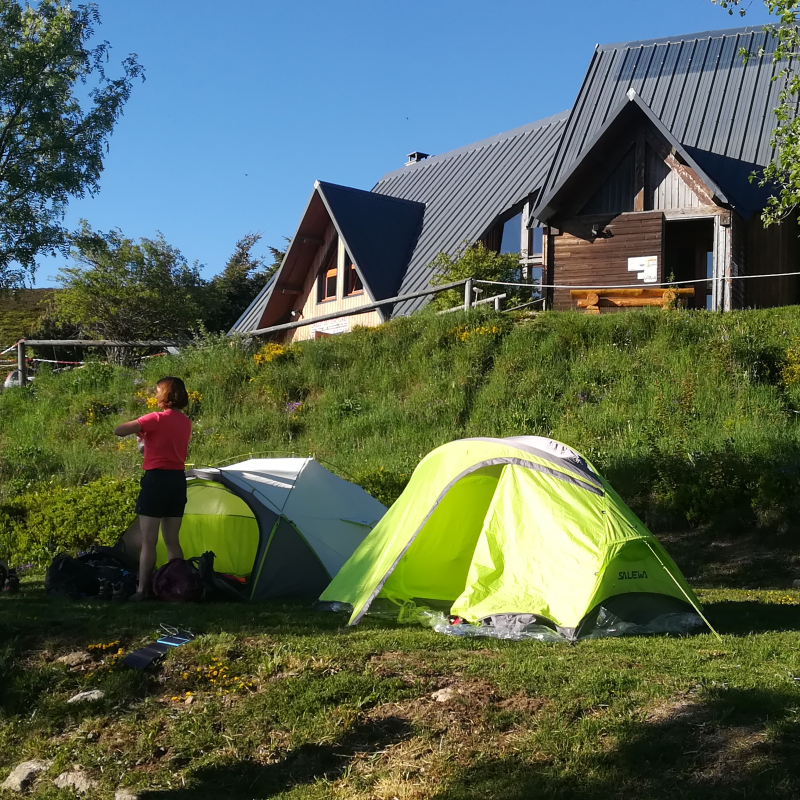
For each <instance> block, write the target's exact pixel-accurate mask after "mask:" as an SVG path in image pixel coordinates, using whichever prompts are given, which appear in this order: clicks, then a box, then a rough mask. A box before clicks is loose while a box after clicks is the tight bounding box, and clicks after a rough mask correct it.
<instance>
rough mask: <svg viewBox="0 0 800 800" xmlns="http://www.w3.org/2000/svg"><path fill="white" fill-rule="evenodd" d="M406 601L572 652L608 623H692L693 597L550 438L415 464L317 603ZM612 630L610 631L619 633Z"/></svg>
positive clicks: (484, 445) (463, 450) (576, 458)
mask: <svg viewBox="0 0 800 800" xmlns="http://www.w3.org/2000/svg"><path fill="white" fill-rule="evenodd" d="M376 598H385V599H387V600H391V601H394V602H395V603H396V604H398V605H403V604H406V603H410V602H414V603H417V604H420V605H425V606H429V607H433V608H438V609H440V610H444V611H446V612H447V613H449V614H452V615H455V616H458V617H460V618H461V619H463V620H465V621H469V622H477V623H482V624H484V625H487V624H494V625H498V626H507V627H508V626H511V627H513V626H514V624H515V622H518V621H519V620H524V622H525V623H530V622H533V623H535V624H538V625H546V626H548V627H549V628H551V629H552V630H554V631H557V632H558V634H560V635H561V636H563V637H564V638H566V639H568V640H570V641H574V640H576V639H580V638H583V637H584V636H587V635H591V634H592V633H594V632H597V630H598V628H602V627H604V626H608V624H609V622H613V623H614V625H616V627H617V629H619V628H620V627H621V628H624V627H626V625H628V626H629V625H636V626H638V629H639V630H642V629H647V627H648V626H651V625H654V626H655V627H658V623H657V621H658V620H661V623H662V624H663V621H664V619H665V617H666V616H667V615H672V614H681V615H685V614H687V613H688V614H690V615H691V619H695V620H697V621H698V622H699V619H697V617H695V616H694V612H696V613H697V614H698V615H701V616H702V614H701V610H700V605H699V602H698V600H697V598H696V597H695V595H694V592H693V591H692V590H691V588H690V587H689V585H688V584H687V583H686V580H685V578H684V577H683V576H682V575H681V573H680V570H679V569H678V567H677V566H676V565H675V563H674V562H673V561H672V559H671V558H670V557H669V556H668V555H667V553H666V552H665V550H664V549H663V547H662V546H661V545H660V544H659V542H658V541H657V540H656V539H655V537H654V536H653V535H652V534H651V533H650V532H649V531H648V530H647V528H646V527H645V526H644V525H643V524H642V522H641V521H640V520H639V519H638V518H637V517H636V516H635V515H634V514H633V512H632V511H631V510H630V509H629V508H628V507H627V506H626V505H625V503H624V502H623V501H622V499H621V498H620V497H619V495H617V493H616V492H615V491H614V490H613V489H612V488H611V486H610V485H609V484H608V483H607V482H606V480H605V479H604V478H603V477H602V476H601V475H600V474H599V473H598V472H597V471H596V470H595V469H594V467H592V466H591V464H589V463H588V462H587V461H586V460H585V459H584V458H582V457H581V456H580V455H579V454H578V453H576V452H575V451H574V450H572V449H571V448H569V447H567V446H565V445H562V444H560V443H558V442H555V441H553V440H552V439H546V438H544V437H538V436H520V437H514V438H508V439H490V438H480V439H461V440H458V441H454V442H450V443H449V444H445V445H443V446H442V447H439V448H437V449H436V450H434V451H433V452H431V453H429V454H428V455H427V456H426V457H425V458H424V459H423V460H422V461H421V462H420V464H419V466H418V467H417V468H416V470H415V471H414V474H413V475H412V477H411V481H410V482H409V484H408V486H407V487H406V489H405V491H404V492H403V494H402V495H401V496H400V498H399V499H398V500H397V502H396V503H395V504H394V505H393V506H392V507H391V509H390V510H389V511H388V512H387V514H386V515H385V516H384V518H383V519H382V520H381V522H380V523H379V524H378V525H377V526H376V527H375V529H374V530H373V531H372V533H370V535H369V536H368V537H367V538H366V539H365V540H364V542H363V543H362V544H361V545H360V546H359V547H358V549H357V550H356V551H355V552H354V553H353V555H352V556H351V558H350V559H349V560H348V562H347V563H346V564H345V565H344V566H343V567H342V569H341V570H340V571H339V574H338V575H337V576H336V577H335V578H334V579H333V581H332V582H331V583H330V585H329V586H328V587H327V589H325V591H324V592H323V593H322V595H321V597H320V601H321V602H323V603H333V602H338V603H344V604H347V605H349V606H351V607H352V616H351V618H350V624H356V623H357V622H358V621H359V620H360V619H361V618H362V617H363V616H364V614H365V613H367V611H368V610H369V608H370V605H371V604H372V603H373V601H374V600H376ZM620 623H623V624H620Z"/></svg>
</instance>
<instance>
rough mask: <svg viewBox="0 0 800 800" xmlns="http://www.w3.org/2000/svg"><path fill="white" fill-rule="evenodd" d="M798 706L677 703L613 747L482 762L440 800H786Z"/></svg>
mask: <svg viewBox="0 0 800 800" xmlns="http://www.w3.org/2000/svg"><path fill="white" fill-rule="evenodd" d="M799 700H800V695H798V694H788V693H787V694H781V693H777V692H766V691H758V690H752V691H746V690H720V691H718V692H717V693H716V694H712V695H711V696H710V697H708V698H706V699H705V700H704V701H702V702H701V701H693V700H683V701H680V702H674V703H672V704H669V705H665V706H663V707H662V708H659V709H656V710H655V711H654V712H653V713H651V715H650V716H649V718H648V719H646V720H645V721H644V722H633V723H630V724H629V725H627V726H626V727H625V729H624V730H623V732H622V735H621V736H619V737H618V741H617V743H616V745H615V746H613V747H609V746H608V745H607V744H606V742H608V741H609V740H607V739H598V740H596V741H595V742H594V744H593V745H592V744H590V745H589V746H588V747H586V748H583V749H582V750H576V749H574V748H572V749H571V752H570V753H569V754H568V755H567V756H566V758H565V757H564V755H563V752H564V751H563V742H562V743H558V742H550V743H549V748H547V747H546V748H545V749H546V750H547V749H549V750H550V751H551V752H550V753H547V752H545V753H539V754H537V758H536V759H534V758H530V759H526V757H525V754H524V751H522V752H521V753H520V754H518V755H514V756H508V757H504V758H489V759H481V760H480V762H479V763H476V764H475V765H474V766H472V767H470V768H469V769H467V770H465V771H464V772H462V773H461V774H458V775H456V776H455V777H454V778H453V779H452V780H451V781H449V782H448V784H447V786H446V788H443V789H441V790H440V791H438V792H437V793H436V794H435V795H433V798H432V800H471V798H475V800H478V798H480V800H487V799H488V798H502V799H503V800H529V799H530V798H533V797H535V798H570V799H571V800H609V798H625V799H626V800H629V799H630V798H637V800H662V799H663V800H666V799H667V798H677V797H680V798H685V800H707V798H709V797H713V798H715V800H727V798H730V799H731V800H733V798H742V797H753V798H759V800H788V798H795V797H798V796H800V794H799V792H800V731H798V725H797V723H796V722H795V721H794V713H793V712H794V710H796V708H797V703H798V701H799ZM570 757H572V758H574V760H572V761H569V760H568V759H570Z"/></svg>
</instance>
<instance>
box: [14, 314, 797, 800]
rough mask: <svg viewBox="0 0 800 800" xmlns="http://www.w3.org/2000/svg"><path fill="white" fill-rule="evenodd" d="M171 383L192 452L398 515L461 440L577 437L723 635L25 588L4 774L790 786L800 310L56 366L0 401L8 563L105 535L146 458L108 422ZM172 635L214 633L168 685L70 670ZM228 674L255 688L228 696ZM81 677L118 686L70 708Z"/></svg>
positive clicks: (677, 787)
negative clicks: (36, 761) (498, 630)
mask: <svg viewBox="0 0 800 800" xmlns="http://www.w3.org/2000/svg"><path fill="white" fill-rule="evenodd" d="M165 374H177V375H180V376H181V377H183V378H185V380H186V381H187V384H188V386H189V388H190V389H191V390H193V391H196V392H198V393H199V396H195V399H194V401H193V404H192V406H191V408H190V415H191V416H192V418H193V420H194V436H193V440H192V445H191V450H190V460H191V461H192V462H194V463H196V464H198V465H200V464H213V463H216V462H219V461H221V460H224V459H228V458H234V457H241V456H242V455H246V454H247V453H250V452H259V453H260V452H273V453H279V454H287V453H292V452H294V453H297V454H302V455H305V454H308V453H313V454H316V455H317V456H318V457H320V458H321V459H323V460H324V461H325V462H327V463H329V464H333V465H334V467H335V469H336V470H337V471H339V472H340V473H341V474H344V475H346V476H352V477H353V478H354V479H355V480H357V481H358V482H360V483H361V484H362V485H364V486H365V487H366V488H367V489H368V490H369V491H371V492H372V493H373V494H375V496H377V497H379V498H381V499H382V500H384V502H387V503H388V502H391V501H392V500H393V499H394V498H396V497H397V495H398V494H399V492H400V491H402V488H403V486H404V485H405V482H406V481H407V479H408V476H409V474H410V473H411V471H412V470H413V469H414V467H415V466H416V464H417V463H418V461H419V460H420V458H422V457H423V456H424V455H425V454H426V453H427V452H429V451H430V450H431V449H432V448H433V447H436V446H437V445H439V444H442V443H444V442H446V441H449V440H451V439H454V438H458V437H463V436H487V435H488V436H508V435H512V434H525V433H530V434H544V435H550V436H553V437H554V438H557V439H559V440H561V441H564V442H566V443H568V444H570V445H572V446H574V447H576V448H577V449H578V450H579V451H580V452H582V453H584V454H585V455H586V456H587V457H589V458H590V459H591V460H592V461H593V462H594V463H595V464H596V465H597V466H598V468H600V469H601V470H602V471H603V472H604V474H605V475H606V476H607V477H608V478H609V480H610V481H611V482H612V484H613V485H614V486H615V487H616V488H617V490H618V491H619V492H620V493H621V494H622V496H623V497H624V498H625V500H626V501H627V502H628V503H630V504H631V506H632V507H633V508H634V509H635V510H636V511H637V513H639V514H640V515H641V516H642V517H643V518H644V519H645V521H646V522H647V523H648V524H649V525H650V526H651V527H652V528H653V529H654V530H655V531H656V532H657V533H658V535H659V538H660V539H661V540H662V541H663V542H664V543H665V544H666V546H667V549H668V550H669V552H670V553H671V555H672V556H673V557H674V558H675V560H676V561H677V562H678V564H679V566H680V567H681V568H682V570H683V571H684V573H685V574H686V575H687V577H688V578H689V579H690V581H691V582H692V583H693V585H694V586H695V587H697V588H698V591H699V594H700V596H701V598H702V600H703V601H704V603H705V605H706V611H707V614H708V616H709V618H710V621H711V622H712V624H713V625H714V626H715V627H716V628H717V630H719V631H720V633H721V634H722V640H721V641H719V640H717V639H716V638H714V637H712V636H711V635H701V636H694V637H688V638H669V637H643V638H629V639H620V640H603V641H585V642H582V643H580V644H578V645H575V646H568V645H549V644H542V643H537V642H504V641H496V640H487V639H481V640H480V641H469V640H462V639H454V638H450V637H447V636H444V635H441V634H437V633H435V632H433V631H431V630H428V629H425V628H422V627H419V626H408V627H404V626H400V625H398V624H396V623H390V622H386V621H383V620H380V619H374V618H373V619H370V618H369V617H367V619H365V621H364V622H363V623H362V624H361V625H359V626H358V627H356V628H347V627H345V626H344V624H343V623H344V619H343V618H341V617H339V616H336V615H326V614H317V613H313V612H311V611H310V610H308V609H307V608H304V607H303V606H300V605H283V604H260V605H259V604H246V605H230V606H224V605H197V606H194V605H182V606H173V605H169V604H156V603H153V604H144V605H141V606H125V605H123V606H115V605H111V604H102V603H89V602H86V603H64V602H55V601H53V600H52V599H48V598H46V597H45V596H44V594H43V591H42V588H41V584H40V583H39V582H37V581H36V580H35V579H30V580H29V581H28V582H27V583H26V584H25V591H24V592H23V593H22V595H21V596H18V597H7V596H0V778H2V777H4V775H5V774H6V773H7V772H8V771H10V769H11V768H12V767H13V766H14V765H15V764H17V763H19V762H20V761H22V760H24V759H27V758H33V757H44V758H49V759H52V760H53V762H54V763H53V766H52V767H51V768H50V770H49V773H48V776H46V777H44V778H42V779H41V780H40V781H39V783H38V784H37V786H36V787H35V789H34V796H36V797H40V798H45V797H52V798H55V797H58V796H63V795H59V794H58V793H57V791H56V790H55V789H54V788H53V787H52V785H51V783H50V782H49V780H48V778H52V777H54V776H55V775H57V774H58V773H59V772H61V771H63V770H64V769H66V768H69V767H70V766H71V765H74V764H79V765H80V766H82V767H83V768H85V769H86V770H87V771H88V773H89V774H90V776H91V777H92V778H94V779H95V780H97V781H99V783H100V788H99V789H98V790H97V792H96V795H97V797H101V798H110V797H112V796H113V791H114V790H115V789H116V788H118V787H120V786H129V787H132V788H134V789H136V790H137V791H139V792H141V795H140V796H142V797H152V798H165V799H167V798H176V799H178V798H193V797H215V798H220V800H221V799H222V798H287V799H288V798H292V799H297V800H299V798H303V800H305V799H306V798H311V800H314V798H319V799H320V800H322V799H323V798H324V799H325V800H327V799H328V798H348V799H350V798H353V799H354V800H376V799H377V798H381V799H384V798H386V799H389V800H390V799H391V798H398V800H464V799H466V800H468V799H469V798H476V800H477V798H481V799H483V798H503V800H509V799H510V800H523V799H524V800H527V798H531V797H542V798H559V797H560V798H577V799H578V800H601V799H603V800H605V798H618V797H619V798H637V799H638V798H653V799H654V800H655V799H657V798H665V799H666V798H675V797H681V798H689V799H691V798H697V799H698V800H700V798H703V800H705V798H708V797H715V798H731V799H732V798H739V797H747V796H749V797H758V798H767V799H770V798H776V799H777V798H791V797H800V758H799V757H798V756H800V729H798V724H797V716H798V713H800V687H799V686H798V683H799V682H800V680H798V679H800V592H798V591H795V590H792V589H787V588H786V587H787V586H789V585H790V583H791V580H792V578H793V577H796V574H797V573H796V569H797V558H798V556H797V546H796V541H797V538H796V535H797V530H798V525H797V519H798V511H800V507H798V504H799V503H800V500H798V492H797V479H798V475H800V428H799V427H798V422H797V416H798V413H797V412H800V309H797V308H787V309H777V310H770V311H758V312H740V313H734V314H728V315H714V314H706V313H687V312H675V313H663V312H654V313H642V314H638V313H636V314H618V315H607V316H601V317H599V318H593V317H586V316H582V315H578V314H542V315H539V316H537V317H536V318H535V319H531V320H524V319H519V320H516V321H512V320H511V319H509V318H508V317H506V316H495V315H493V314H491V313H474V314H471V315H470V316H469V317H465V316H463V315H460V314H455V315H450V316H448V317H430V316H420V317H416V318H411V319H401V320H397V321H395V322H392V323H390V324H388V325H385V326H383V327H382V328H379V329H376V330H359V331H356V332H354V333H352V334H349V335H345V336H339V337H331V338H330V339H325V340H322V341H318V342H309V343H305V344H303V345H299V346H295V347H291V348H288V349H287V350H285V351H283V352H282V353H280V354H279V355H277V357H276V358H274V359H273V360H271V361H269V362H266V363H260V364H259V363H257V362H256V360H255V359H254V350H253V348H252V347H247V346H244V345H242V344H238V343H231V342H228V341H225V340H218V341H212V342H210V343H208V346H207V347H203V348H199V347H198V348H191V349H188V350H186V351H184V352H183V353H182V354H181V355H180V356H178V357H174V358H173V357H165V358H156V359H150V360H147V361H145V362H144V363H143V366H142V368H141V369H138V370H136V369H124V368H114V367H110V366H106V365H103V364H100V363H95V364H92V365H90V366H88V367H87V368H85V369H82V370H76V371H74V372H71V373H61V374H59V375H52V374H49V373H47V372H43V373H40V374H39V375H38V377H37V379H36V382H35V384H34V388H33V390H12V391H8V392H5V393H3V394H2V395H0V550H1V551H2V552H4V553H5V554H6V555H8V554H9V553H12V554H13V555H14V556H15V558H16V559H19V560H22V559H24V558H26V557H28V556H30V557H31V558H32V560H36V561H37V563H44V562H45V561H46V557H47V556H48V554H50V553H52V552H54V550H55V549H57V548H58V547H60V546H66V545H69V546H71V547H76V546H80V545H81V544H87V543H89V541H91V540H92V539H95V540H103V541H111V540H113V537H114V535H116V531H117V529H118V528H121V527H124V524H125V522H124V519H122V518H123V517H124V516H125V512H124V509H125V504H126V503H128V502H129V501H130V496H131V492H132V491H133V489H131V486H133V482H132V481H130V478H132V477H134V476H135V475H136V474H137V473H138V470H139V461H138V457H137V455H136V454H135V452H134V449H133V447H132V446H131V444H132V443H128V442H124V443H122V444H121V446H120V443H119V442H118V441H117V440H116V438H115V437H114V436H113V434H112V430H113V427H114V426H115V425H116V424H118V422H119V421H120V420H123V419H130V418H132V417H135V416H138V415H139V414H141V413H142V411H143V410H144V408H145V403H146V390H147V388H148V387H151V386H152V385H153V383H154V382H155V380H156V379H158V378H159V377H161V376H163V375H165ZM143 393H144V394H143ZM137 394H138V396H137ZM101 479H102V480H103V481H105V483H103V482H101ZM125 481H127V483H125ZM117 482H119V483H117ZM107 492H114V493H115V494H114V497H115V498H116V499H115V501H114V503H112V504H110V505H112V506H113V510H109V511H107V512H103V508H104V507H105V506H107V505H109V504H104V503H103V496H104V494H106V493H107ZM743 587H752V588H751V589H747V588H743ZM764 587H773V588H771V589H766V588H764ZM162 622H163V623H167V624H173V625H183V626H188V627H189V628H191V629H192V630H193V631H194V632H196V633H197V634H198V638H197V640H196V641H195V642H193V643H192V644H190V645H186V646H184V647H181V648H179V649H177V650H175V651H173V652H171V653H170V654H169V655H168V657H167V659H166V660H165V662H164V663H163V665H162V666H161V667H159V668H157V669H155V670H153V671H150V672H146V673H140V672H134V671H130V670H126V669H125V668H123V667H122V666H121V665H120V664H118V663H116V659H115V658H113V657H112V656H111V655H105V656H101V655H98V656H96V657H95V661H94V663H93V664H91V665H89V666H86V667H85V668H79V669H73V670H69V669H67V668H66V667H65V666H63V665H60V664H58V663H57V662H56V658H57V657H58V656H60V655H63V654H65V653H68V652H72V651H75V650H82V649H86V648H87V647H88V646H89V645H90V644H96V643H100V642H102V643H110V642H115V641H119V647H120V648H122V649H123V650H124V651H128V650H130V649H133V648H135V647H137V646H139V645H140V644H143V643H145V642H147V641H150V640H152V638H153V637H154V636H155V634H156V633H157V630H158V625H159V623H162ZM114 650H116V646H115V647H114V648H112V651H114ZM214 659H218V660H216V661H215V660H214ZM219 665H225V666H227V667H228V674H229V675H230V676H231V681H230V683H231V686H232V685H233V684H237V685H238V684H239V683H244V684H245V689H244V690H239V691H237V692H235V693H234V694H224V693H223V694H219V692H220V691H223V692H224V691H225V689H221V688H220V685H219V683H212V682H211V680H212V678H213V679H214V680H217V681H218V680H219V670H217V672H218V675H217V676H214V675H213V669H210V668H212V667H214V666H219ZM198 668H199V670H200V671H199V672H198ZM233 677H236V678H239V680H238V681H233V680H232V679H233ZM88 687H97V688H101V689H103V690H104V691H105V692H106V697H105V698H104V699H103V700H102V701H100V702H99V703H97V704H94V705H81V706H75V705H68V704H67V702H66V701H67V699H68V698H69V697H70V696H72V695H73V694H74V693H76V692H77V691H79V690H81V689H84V688H88ZM446 687H451V688H452V689H453V692H454V694H453V696H452V699H451V700H450V701H449V702H446V703H439V702H436V701H435V700H434V699H433V698H432V697H431V695H432V694H433V693H434V692H435V691H437V690H439V689H442V688H446ZM226 688H227V689H228V690H230V687H226ZM186 692H192V695H190V696H191V697H192V698H193V699H192V702H191V703H187V702H186V697H187V695H186ZM173 698H180V699H178V700H176V699H173Z"/></svg>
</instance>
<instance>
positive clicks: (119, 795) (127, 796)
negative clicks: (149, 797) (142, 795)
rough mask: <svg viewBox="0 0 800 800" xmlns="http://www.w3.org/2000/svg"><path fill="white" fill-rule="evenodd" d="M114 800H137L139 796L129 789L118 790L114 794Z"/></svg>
mask: <svg viewBox="0 0 800 800" xmlns="http://www.w3.org/2000/svg"><path fill="white" fill-rule="evenodd" d="M114 800H139V795H138V794H134V793H133V792H132V791H131V790H130V789H119V790H117V791H116V792H115V793H114Z"/></svg>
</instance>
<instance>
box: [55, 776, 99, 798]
mask: <svg viewBox="0 0 800 800" xmlns="http://www.w3.org/2000/svg"><path fill="white" fill-rule="evenodd" d="M53 783H54V784H55V785H56V788H57V789H72V790H73V791H74V792H77V793H78V794H88V793H89V792H90V791H91V790H92V789H94V788H95V787H96V786H97V781H93V780H92V779H91V778H90V777H89V776H88V775H87V774H86V773H85V772H83V771H81V770H74V771H73V772H62V773H61V774H60V775H59V776H58V777H57V778H56V779H55V780H54V781H53Z"/></svg>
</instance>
